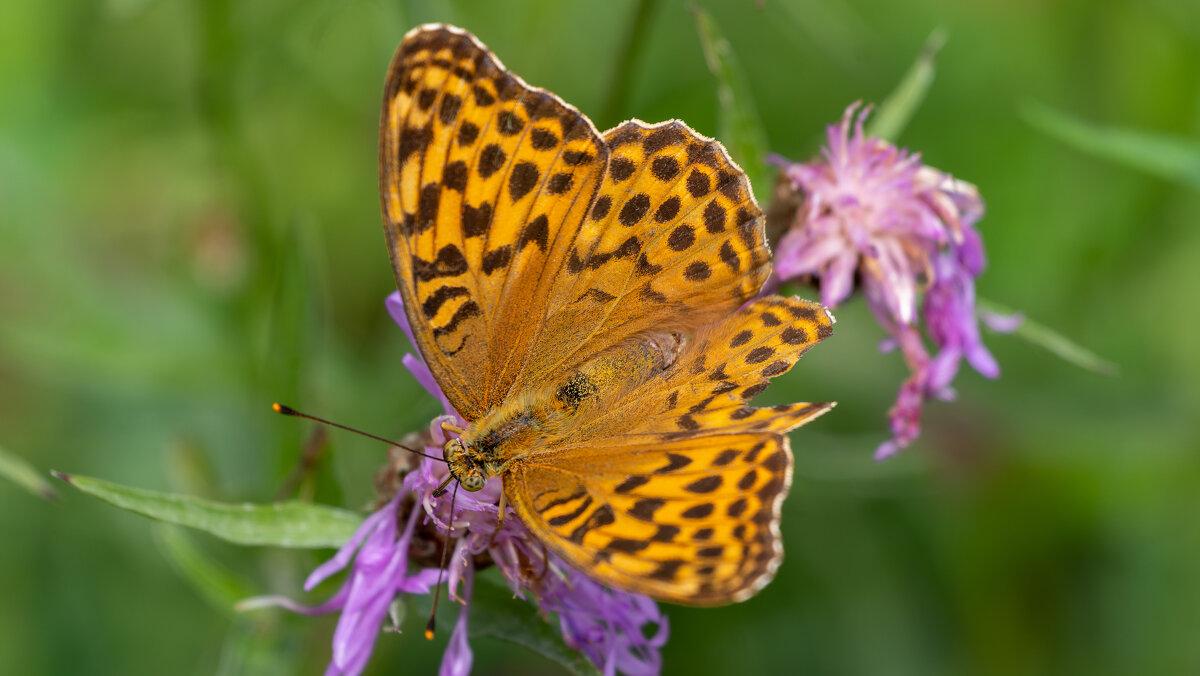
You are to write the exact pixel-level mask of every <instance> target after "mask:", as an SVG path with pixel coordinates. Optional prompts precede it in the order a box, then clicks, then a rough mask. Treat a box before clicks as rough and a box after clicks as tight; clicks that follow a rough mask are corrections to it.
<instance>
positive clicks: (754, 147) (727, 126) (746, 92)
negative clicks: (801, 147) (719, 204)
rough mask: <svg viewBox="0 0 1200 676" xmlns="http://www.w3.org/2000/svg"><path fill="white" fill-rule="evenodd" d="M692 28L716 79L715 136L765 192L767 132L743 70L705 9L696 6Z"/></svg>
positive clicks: (762, 191) (756, 188)
mask: <svg viewBox="0 0 1200 676" xmlns="http://www.w3.org/2000/svg"><path fill="white" fill-rule="evenodd" d="M692 13H693V14H694V15H695V17H696V30H697V32H698V33H699V34H700V46H701V47H702V48H703V49H704V60H705V62H707V63H708V69H709V71H711V72H712V74H713V77H715V78H716V79H717V104H718V109H717V137H718V138H719V139H720V140H721V142H722V143H724V144H725V146H726V147H727V148H728V149H729V154H730V155H732V156H733V159H734V161H735V162H737V163H738V164H740V165H741V167H742V170H743V171H745V172H746V178H748V179H750V185H751V187H753V188H754V189H755V191H756V192H758V193H760V194H766V193H767V192H769V190H770V188H769V186H770V185H772V184H771V183H769V182H768V180H767V179H768V178H769V176H768V175H767V174H768V171H767V170H768V167H767V164H766V161H765V160H766V156H767V134H766V132H765V131H763V126H762V121H761V120H760V119H759V117H758V111H757V109H755V107H754V98H753V97H752V96H751V95H750V87H749V85H748V84H747V82H746V74H745V72H744V71H743V70H742V67H741V64H740V63H738V60H737V56H736V55H735V54H734V53H733V47H731V46H730V45H729V41H728V40H726V39H725V37H724V36H722V35H721V33H720V31H718V30H717V25H716V23H715V22H714V21H713V20H712V17H711V16H709V14H708V12H705V11H704V10H703V9H700V8H699V7H696V8H694V9H693V10H692Z"/></svg>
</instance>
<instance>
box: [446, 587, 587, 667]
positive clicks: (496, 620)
mask: <svg viewBox="0 0 1200 676" xmlns="http://www.w3.org/2000/svg"><path fill="white" fill-rule="evenodd" d="M469 626H470V634H471V636H488V637H491V638H496V639H500V640H501V641H507V642H508V643H512V644H515V645H519V646H523V647H526V648H528V649H530V650H532V651H534V652H536V653H538V654H539V655H542V656H544V657H546V658H548V659H551V660H553V661H555V662H557V663H559V664H561V665H562V666H563V667H565V668H566V669H567V670H568V671H570V672H571V673H572V674H575V675H576V676H598V675H599V674H600V670H599V669H598V668H596V665H595V664H592V661H591V660H589V659H588V658H587V657H586V656H584V655H583V654H582V653H580V652H579V651H577V650H574V649H572V648H569V647H567V644H566V643H564V642H563V638H562V634H560V633H559V632H558V631H557V629H556V626H557V625H554V626H551V624H550V623H548V622H546V620H544V619H542V617H541V616H540V615H539V614H538V611H537V609H536V608H534V607H533V606H532V605H530V604H528V603H525V602H523V601H520V600H518V599H514V598H513V595H512V592H511V591H509V589H508V587H506V586H504V585H503V584H500V583H497V582H493V581H491V580H489V579H488V578H485V577H482V576H477V577H476V578H475V589H474V592H473V593H472V595H471V619H470V623H469Z"/></svg>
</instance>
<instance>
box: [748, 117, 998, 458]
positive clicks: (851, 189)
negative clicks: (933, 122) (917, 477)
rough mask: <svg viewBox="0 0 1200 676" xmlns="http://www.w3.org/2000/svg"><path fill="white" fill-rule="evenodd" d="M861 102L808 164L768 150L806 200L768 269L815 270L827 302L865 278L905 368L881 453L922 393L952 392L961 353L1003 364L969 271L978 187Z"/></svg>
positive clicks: (976, 364)
mask: <svg viewBox="0 0 1200 676" xmlns="http://www.w3.org/2000/svg"><path fill="white" fill-rule="evenodd" d="M868 112H869V111H868V109H866V108H861V107H860V106H859V104H853V105H851V106H850V107H849V108H847V109H846V112H845V114H844V115H843V116H842V120H841V122H840V123H839V124H836V125H831V126H829V128H828V130H827V132H828V134H827V136H828V139H827V140H828V145H827V146H826V147H825V148H823V149H822V152H821V157H820V158H818V159H816V160H814V161H812V162H808V163H792V162H789V161H788V160H786V159H784V158H781V157H778V156H775V157H772V158H771V161H772V163H773V164H775V165H777V166H779V167H781V168H782V169H783V175H784V178H785V179H786V180H787V181H788V182H789V183H790V184H791V187H792V188H793V189H794V190H796V191H798V192H799V193H800V194H801V195H802V198H803V199H802V202H801V204H800V207H799V209H798V210H797V211H796V213H795V216H794V218H793V220H792V222H791V223H790V225H789V227H788V228H787V230H786V232H785V233H784V234H783V236H782V238H781V239H780V240H779V243H778V246H777V248H776V253H775V275H776V276H777V278H778V279H779V280H789V279H795V278H798V277H805V276H811V277H814V278H816V279H817V280H818V281H819V283H820V289H821V302H822V303H823V304H824V305H826V306H828V307H831V308H833V307H836V306H837V305H838V304H840V303H842V302H843V301H845V300H846V299H847V298H848V297H849V296H850V294H851V292H852V291H854V289H855V286H856V283H857V284H859V285H861V289H862V292H863V295H864V296H865V298H866V300H867V305H868V306H869V307H870V308H871V312H872V313H873V314H874V315H875V317H876V319H877V320H878V321H879V323H880V324H881V325H882V326H883V327H884V329H885V330H886V331H887V332H888V334H889V338H888V339H887V340H885V341H884V345H883V347H884V348H885V349H892V348H895V347H899V348H900V351H901V353H902V354H903V355H904V359H905V361H906V362H907V363H908V366H909V369H910V372H911V375H910V376H909V378H908V379H907V380H905V381H904V383H903V384H902V385H901V387H900V392H899V395H898V397H897V400H896V403H895V405H894V406H893V407H892V409H891V411H890V412H889V414H888V418H889V422H890V425H891V431H892V438H891V439H890V440H888V441H886V442H884V443H883V444H882V445H880V447H879V449H878V450H877V452H876V457H878V458H882V457H886V456H888V455H891V454H893V453H895V452H896V451H898V450H900V449H901V448H904V447H905V446H907V445H908V444H910V443H911V442H912V441H913V440H914V439H916V437H917V435H918V434H919V433H920V416H921V406H922V404H923V403H924V402H925V401H926V400H928V399H931V398H938V399H943V400H949V399H952V398H953V396H954V391H953V390H952V389H951V387H950V384H951V382H952V381H953V380H954V376H955V375H956V374H957V372H958V367H959V364H960V362H961V361H962V360H963V359H964V358H965V359H966V360H967V363H969V364H970V365H971V366H972V367H973V368H974V369H975V370H976V371H978V372H979V373H981V374H983V375H984V376H986V377H988V378H995V377H997V376H998V375H999V374H1000V369H999V366H997V364H996V360H995V359H994V358H993V357H992V355H991V353H990V352H988V350H987V348H986V347H984V345H983V342H982V341H981V340H980V337H979V326H978V322H977V319H976V316H975V278H976V277H978V276H979V274H980V273H981V272H982V271H983V268H984V263H985V260H984V251H983V240H982V239H981V238H980V236H979V232H978V231H977V230H976V229H975V224H976V222H978V221H979V219H980V218H981V217H982V216H983V201H982V200H981V199H980V197H979V192H978V190H977V189H976V188H975V186H973V185H971V184H969V183H966V182H964V181H959V180H956V179H955V178H954V177H952V176H950V175H948V174H945V173H943V172H940V171H938V170H937V169H934V168H932V167H928V166H925V165H923V164H922V163H921V158H920V155H919V154H916V153H909V152H907V151H905V150H904V149H901V148H897V147H896V146H894V145H892V144H891V143H888V142H887V141H884V140H882V139H879V138H873V137H869V136H867V135H866V134H865V133H864V132H863V122H864V120H865V118H866V116H867V114H868ZM922 323H923V324H924V328H925V332H926V334H927V337H926V336H924V335H922V333H921V331H920V326H921V324H922ZM1014 328H1015V327H1014ZM927 338H928V342H931V343H932V344H933V346H934V348H935V349H934V354H932V355H931V354H930V350H929V349H928V348H927Z"/></svg>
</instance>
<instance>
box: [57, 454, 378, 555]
mask: <svg viewBox="0 0 1200 676" xmlns="http://www.w3.org/2000/svg"><path fill="white" fill-rule="evenodd" d="M54 475H55V476H56V477H58V478H60V479H62V480H63V481H66V482H67V483H69V484H71V485H72V486H74V487H76V488H78V489H79V490H81V491H83V492H84V493H87V494H88V495H91V496H93V497H96V498H99V499H101V500H103V501H105V502H107V503H109V504H111V505H115V506H117V507H120V508H121V509H124V510H128V511H130V512H134V513H136V514H141V515H142V516H148V517H150V518H151V519H157V520H159V521H165V522H167V523H173V524H176V525H179V526H187V527H189V528H195V529H197V530H202V531H204V532H206V533H211V534H212V535H215V536H217V537H219V538H222V539H224V540H228V541H230V542H234V543H237V544H240V545H266V546H273V547H294V548H301V549H305V548H307V549H312V548H320V547H340V546H342V545H343V544H345V543H346V541H347V540H349V539H350V536H352V535H353V534H354V531H355V530H356V529H357V528H358V526H359V524H361V523H362V520H363V517H362V516H361V515H359V514H357V513H355V512H351V511H348V510H344V509H337V508H335V507H327V506H324V505H316V504H313V503H310V502H301V501H298V500H292V501H288V502H273V503H267V504H255V503H238V504H234V503H225V502H216V501H213V500H204V499H202V498H193V497H189V496H186V495H177V494H174V493H160V492H157V491H148V490H144V489H141V488H130V487H128V486H121V485H118V484H114V483H110V482H108V481H103V480H101V479H93V478H90V477H84V476H71V475H67V474H60V473H57V472H55V473H54Z"/></svg>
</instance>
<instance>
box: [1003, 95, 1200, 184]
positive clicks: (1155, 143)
mask: <svg viewBox="0 0 1200 676" xmlns="http://www.w3.org/2000/svg"><path fill="white" fill-rule="evenodd" d="M1022 115H1023V116H1024V117H1025V120H1026V121H1027V122H1028V123H1029V124H1031V125H1033V126H1034V127H1036V128H1037V129H1039V130H1040V131H1042V132H1043V133H1045V134H1047V135H1049V136H1052V137H1054V138H1056V139H1058V140H1059V141H1062V142H1063V143H1065V144H1067V145H1069V146H1071V147H1073V148H1075V149H1077V150H1081V151H1083V152H1085V153H1088V154H1090V155H1094V156H1096V157H1099V158H1102V159H1106V160H1109V161H1111V162H1115V163H1117V164H1120V165H1122V166H1125V167H1129V168H1131V169H1137V170H1140V171H1144V172H1146V173H1148V174H1152V175H1154V176H1158V177H1160V178H1165V179H1167V180H1170V181H1176V182H1179V183H1183V184H1185V185H1188V186H1190V187H1192V188H1195V189H1197V190H1200V141H1197V140H1196V139H1189V138H1184V137H1180V136H1172V135H1169V134H1157V133H1153V132H1147V131H1142V130H1139V129H1131V128H1128V127H1101V126H1098V125H1094V124H1090V123H1088V122H1084V121H1083V120H1080V119H1078V118H1076V117H1072V116H1070V115H1067V114H1066V113H1063V112H1061V111H1058V110H1055V109H1053V108H1050V107H1049V106H1044V105H1041V104H1036V103H1031V104H1028V105H1026V106H1025V108H1024V109H1023V110H1022Z"/></svg>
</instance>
